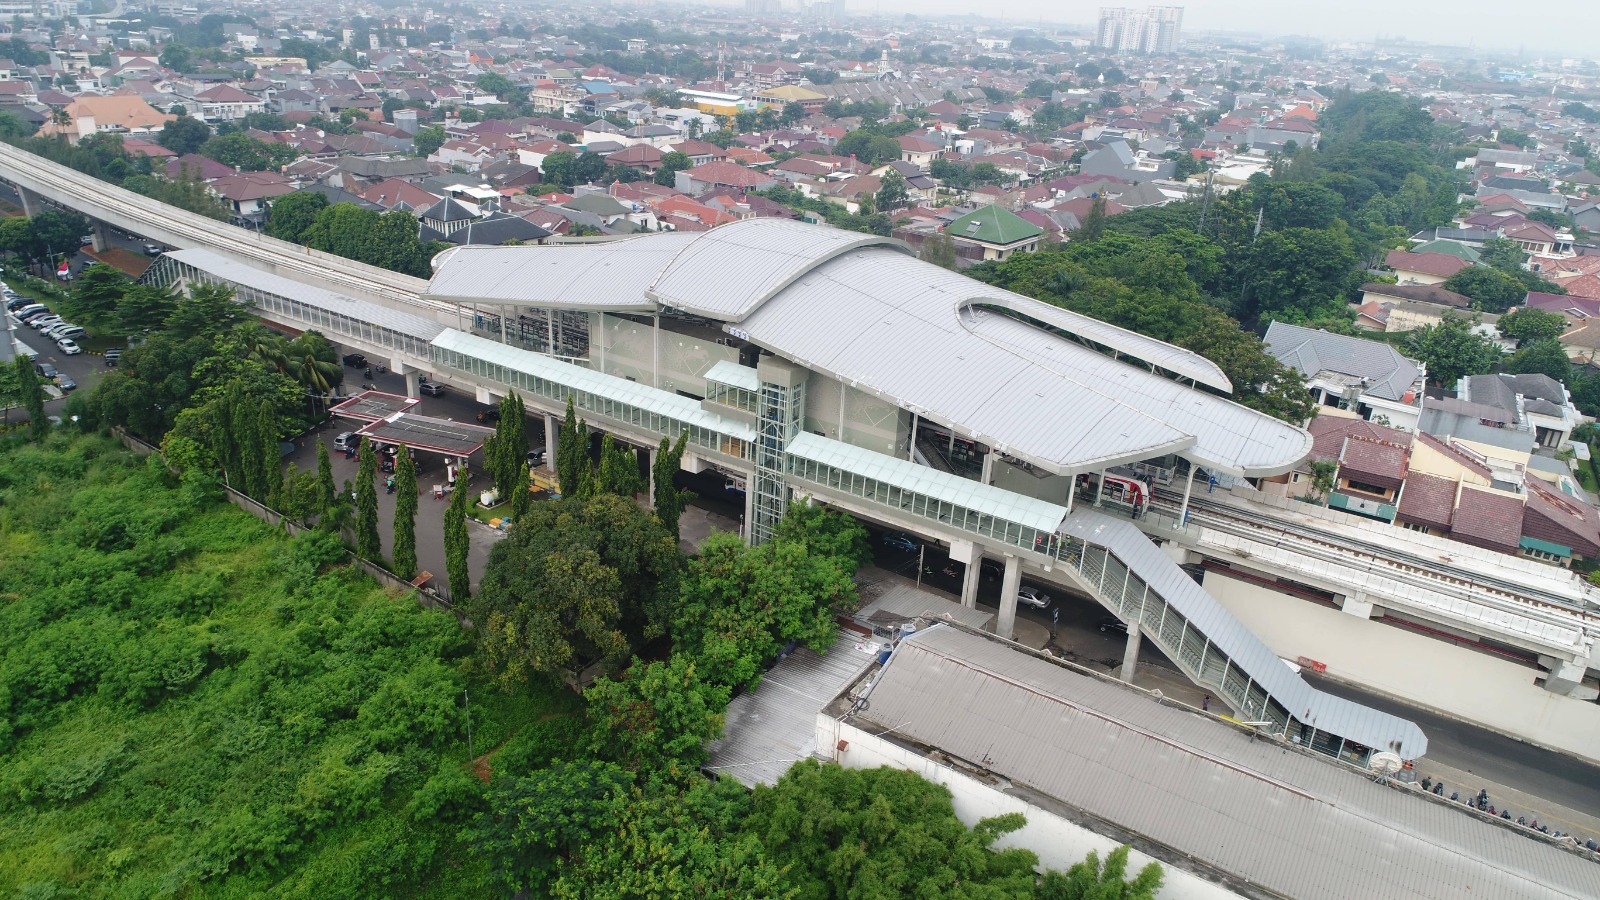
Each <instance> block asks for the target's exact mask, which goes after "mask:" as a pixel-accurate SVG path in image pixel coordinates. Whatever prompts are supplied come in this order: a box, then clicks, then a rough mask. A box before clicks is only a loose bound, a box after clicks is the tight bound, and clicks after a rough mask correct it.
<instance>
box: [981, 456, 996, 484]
mask: <svg viewBox="0 0 1600 900" xmlns="http://www.w3.org/2000/svg"><path fill="white" fill-rule="evenodd" d="M983 483H984V484H994V451H993V450H990V451H989V452H988V453H985V454H984V455H983Z"/></svg>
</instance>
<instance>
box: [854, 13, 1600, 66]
mask: <svg viewBox="0 0 1600 900" xmlns="http://www.w3.org/2000/svg"><path fill="white" fill-rule="evenodd" d="M847 2H848V3H849V6H850V8H851V9H853V10H859V11H863V12H865V11H868V10H871V9H873V8H879V9H882V10H884V11H885V12H888V11H891V10H893V11H901V10H904V11H907V12H919V11H920V12H928V13H936V14H937V13H961V12H973V11H982V12H983V13H985V14H988V15H995V16H1000V15H1003V16H1004V17H1005V20H1006V21H1007V22H1011V21H1017V22H1018V23H1019V24H1020V23H1026V22H1030V21H1038V19H1039V17H1040V16H1043V17H1044V18H1045V20H1046V21H1057V22H1081V23H1091V22H1094V21H1095V19H1096V18H1097V16H1098V11H1099V8H1100V7H1101V6H1103V5H1104V6H1124V5H1125V6H1135V7H1137V6H1148V5H1152V4H1149V3H1145V2H1137V0H1135V2H1127V0H1120V2H1111V3H1104V4H1102V3H1085V2H1083V0H1066V2H1060V0H992V2H984V3H977V4H975V3H973V2H972V0H847ZM1161 5H1167V4H1161ZM1170 5H1173V6H1182V7H1184V9H1185V11H1184V18H1183V24H1184V28H1185V29H1186V30H1187V29H1194V30H1207V31H1209V30H1228V31H1257V32H1263V33H1267V34H1309V35H1312V36H1315V37H1321V38H1324V39H1327V40H1346V39H1353V40H1371V39H1372V38H1373V37H1375V36H1377V35H1380V34H1381V35H1383V36H1385V37H1392V36H1406V37H1411V38H1414V39H1431V40H1435V41H1438V42H1442V43H1451V44H1460V45H1466V44H1468V43H1472V44H1473V45H1474V46H1478V47H1494V48H1503V49H1508V50H1513V51H1514V50H1516V49H1517V48H1518V47H1519V46H1521V47H1522V48H1524V50H1525V52H1526V53H1527V54H1528V56H1529V57H1533V56H1537V55H1539V54H1540V50H1539V49H1538V48H1548V49H1551V50H1560V51H1562V52H1563V53H1564V55H1580V54H1581V55H1585V56H1597V55H1600V2H1596V0H1576V2H1570V3H1561V4H1558V5H1557V6H1554V7H1533V8H1530V7H1519V6H1517V5H1515V4H1511V5H1508V4H1506V3H1504V2H1502V0H1186V2H1175V3H1170ZM1534 9H1537V10H1539V11H1538V12H1532V10H1534ZM1530 13H1531V14H1530Z"/></svg>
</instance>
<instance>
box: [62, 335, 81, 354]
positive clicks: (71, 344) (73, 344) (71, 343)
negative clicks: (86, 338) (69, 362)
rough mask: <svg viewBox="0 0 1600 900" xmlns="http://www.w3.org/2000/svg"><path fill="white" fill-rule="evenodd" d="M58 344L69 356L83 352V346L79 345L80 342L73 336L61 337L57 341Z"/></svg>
mask: <svg viewBox="0 0 1600 900" xmlns="http://www.w3.org/2000/svg"><path fill="white" fill-rule="evenodd" d="M56 346H57V347H60V348H61V352H62V353H65V354H66V355H68V356H77V355H78V354H79V353H82V352H83V348H82V347H79V346H78V342H77V341H75V340H73V339H72V338H59V339H58V340H57V341H56Z"/></svg>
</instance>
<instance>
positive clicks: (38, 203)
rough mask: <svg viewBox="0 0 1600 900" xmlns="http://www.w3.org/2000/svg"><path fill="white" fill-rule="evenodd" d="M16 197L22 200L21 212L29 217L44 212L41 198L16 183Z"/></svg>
mask: <svg viewBox="0 0 1600 900" xmlns="http://www.w3.org/2000/svg"><path fill="white" fill-rule="evenodd" d="M17 199H18V200H21V201H22V214H23V215H25V216H27V217H28V218H30V219H31V218H33V217H34V216H36V215H38V214H39V213H42V212H44V204H43V202H42V199H43V198H41V197H40V196H39V195H38V194H35V193H34V192H33V191H30V190H28V189H27V188H25V187H23V186H22V185H20V184H19V185H17Z"/></svg>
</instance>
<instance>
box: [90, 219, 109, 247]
mask: <svg viewBox="0 0 1600 900" xmlns="http://www.w3.org/2000/svg"><path fill="white" fill-rule="evenodd" d="M93 221H94V230H93V231H91V232H89V233H90V235H92V236H93V237H94V241H93V243H91V244H90V245H89V246H90V247H91V248H93V250H94V252H96V253H104V252H106V248H108V247H110V246H111V227H110V226H108V225H107V224H106V223H104V222H102V221H100V220H99V219H95V220H93Z"/></svg>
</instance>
